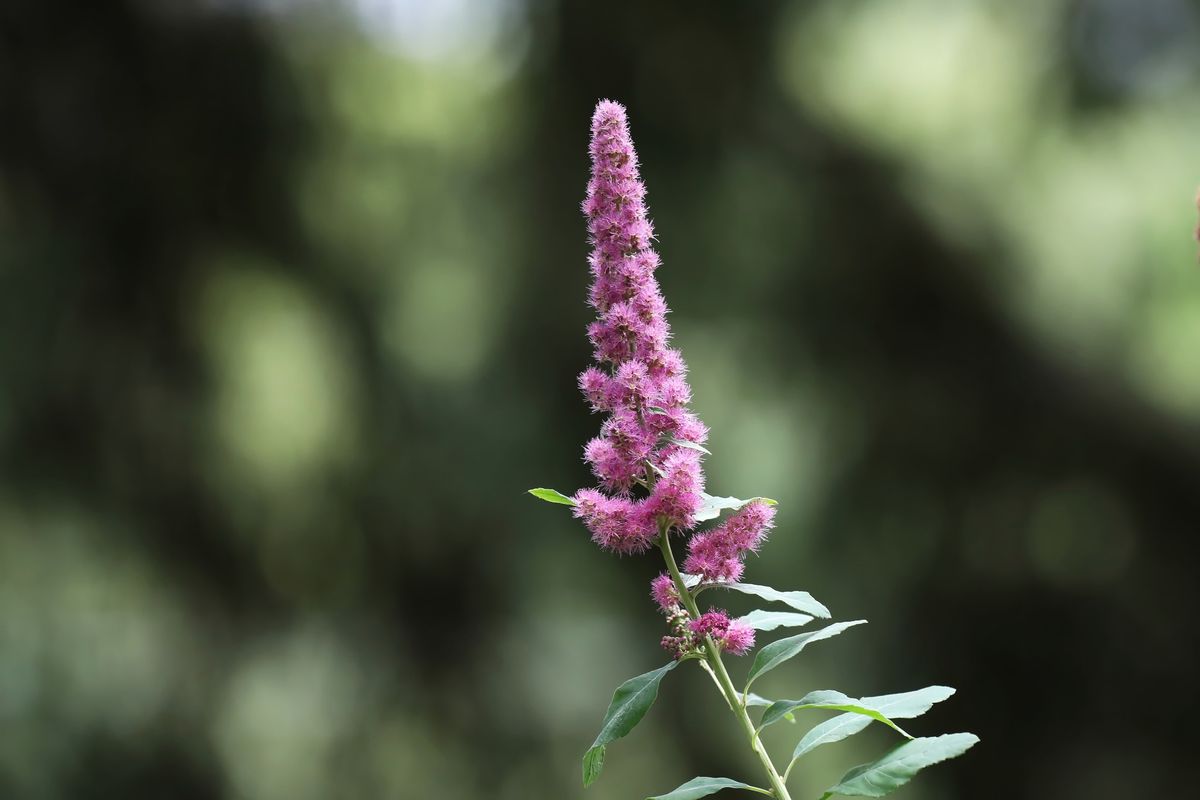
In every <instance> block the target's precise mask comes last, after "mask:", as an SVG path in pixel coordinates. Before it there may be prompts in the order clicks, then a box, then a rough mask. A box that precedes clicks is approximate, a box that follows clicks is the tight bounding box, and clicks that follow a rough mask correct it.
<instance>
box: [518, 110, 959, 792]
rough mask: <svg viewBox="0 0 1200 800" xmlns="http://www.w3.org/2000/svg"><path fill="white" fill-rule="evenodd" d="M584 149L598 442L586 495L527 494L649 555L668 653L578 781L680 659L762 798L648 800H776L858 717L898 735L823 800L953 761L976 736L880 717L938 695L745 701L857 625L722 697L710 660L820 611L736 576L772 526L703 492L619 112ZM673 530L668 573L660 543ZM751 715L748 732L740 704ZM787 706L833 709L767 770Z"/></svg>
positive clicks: (589, 391)
mask: <svg viewBox="0 0 1200 800" xmlns="http://www.w3.org/2000/svg"><path fill="white" fill-rule="evenodd" d="M590 152H591V161H592V173H591V179H590V181H589V182H588V187H587V196H586V199H585V200H584V203H583V211H584V214H585V215H586V217H587V220H588V232H589V235H590V241H591V243H592V252H591V255H590V257H589V264H590V266H591V272H592V285H591V290H590V293H589V302H590V303H591V305H592V307H593V308H594V309H595V311H596V320H595V321H594V322H592V323H591V324H590V325H589V326H588V337H589V339H590V340H591V343H592V348H593V355H594V358H595V362H596V363H595V365H593V366H591V367H588V368H587V369H585V370H584V371H583V373H582V374H580V376H579V388H580V390H581V391H582V392H583V395H584V397H585V398H586V399H587V400H588V402H589V403H590V404H591V406H592V409H593V411H595V412H598V413H603V414H604V415H605V419H604V421H603V422H602V423H601V426H600V434H599V435H598V436H597V437H596V438H594V439H592V440H591V441H589V442H588V443H587V444H586V445H585V446H584V450H583V455H584V460H585V461H586V462H587V463H588V465H589V466H590V467H591V470H592V473H593V475H594V476H595V478H596V481H597V484H598V486H597V487H596V488H585V489H580V490H579V491H578V492H576V493H575V494H574V496H572V497H568V496H566V495H563V494H561V493H559V492H556V491H554V490H551V489H532V490H530V493H531V494H533V495H535V496H537V497H539V498H541V499H543V500H547V501H549V502H553V503H561V504H564V505H569V506H571V507H572V509H573V513H574V515H575V516H576V517H577V518H578V519H580V520H581V521H582V522H583V524H584V526H585V527H586V528H587V530H588V531H589V532H590V533H591V537H592V540H593V541H594V542H595V543H596V544H597V545H599V546H600V547H601V548H602V549H604V550H608V551H610V552H613V553H616V554H618V555H632V554H638V553H643V552H645V551H647V550H649V549H651V548H652V547H655V546H657V547H658V549H659V550H660V552H661V553H662V556H663V561H664V564H665V566H666V571H665V572H664V573H662V574H661V575H660V576H659V577H657V578H655V579H654V581H653V582H652V583H651V596H652V597H653V598H654V600H655V602H656V603H657V604H658V607H659V609H660V610H661V611H662V613H663V615H664V616H665V617H666V621H667V624H668V626H669V630H670V633H669V634H667V635H666V636H664V637H663V639H662V646H663V647H664V648H665V649H666V650H667V651H668V652H670V653H671V655H672V657H673V658H672V661H671V662H670V663H668V664H667V665H666V666H663V667H660V668H658V669H656V670H653V671H651V672H648V673H645V674H644V675H639V676H637V677H635V678H631V679H630V680H628V681H626V682H625V683H623V684H622V685H621V686H620V687H618V689H617V691H616V693H615V694H614V695H613V700H612V703H611V704H610V706H609V709H608V712H607V713H606V715H605V717H604V721H603V723H602V724H601V730H600V733H599V735H598V736H597V737H596V740H595V741H594V742H593V744H592V746H591V748H589V749H588V751H587V753H586V754H585V755H584V759H583V780H584V785H585V786H587V785H590V784H591V783H592V782H593V781H595V780H596V778H597V777H598V776H599V774H600V771H601V769H602V768H603V766H604V758H605V753H606V750H607V747H608V745H609V744H611V743H612V742H613V741H615V740H617V739H619V738H621V737H623V736H625V735H626V734H628V733H629V732H630V731H631V730H632V729H633V728H634V726H636V725H637V723H638V722H640V721H641V719H642V717H643V716H645V714H646V712H647V710H649V708H650V706H651V705H652V704H653V702H654V699H655V697H656V696H657V694H658V687H659V684H660V683H661V682H662V680H663V678H664V677H665V676H666V675H667V673H668V672H670V671H671V670H672V669H674V668H675V667H676V666H678V665H679V664H681V663H684V662H687V661H697V662H698V663H700V664H701V666H703V667H704V668H705V669H706V670H707V671H708V672H709V674H710V675H711V676H712V677H713V679H714V682H715V683H716V685H717V688H718V690H719V691H720V692H721V695H722V697H723V698H724V700H725V702H726V703H727V704H728V706H729V708H730V710H731V711H732V712H733V714H734V716H735V717H736V719H737V721H738V723H739V725H740V726H741V728H742V730H743V731H744V732H745V734H746V737H747V743H748V745H749V747H750V749H751V750H752V751H753V752H754V754H755V756H756V757H757V758H758V760H759V762H760V763H761V765H762V768H763V771H764V772H765V773H766V778H767V784H768V787H769V788H761V787H758V786H753V785H750V784H746V783H742V782H741V781H736V780H732V779H730V778H710V777H701V778H695V779H693V780H691V781H689V782H688V783H686V784H684V785H683V786H680V787H679V788H678V789H676V790H675V791H673V792H670V793H668V794H665V795H660V796H659V797H657V798H651V800H681V799H682V798H684V797H686V798H698V797H703V796H705V795H708V794H712V793H713V792H716V791H719V790H721V789H727V788H736V789H745V790H750V791H755V792H758V793H761V794H766V795H770V796H772V797H775V798H777V800H791V798H790V796H789V794H788V790H787V786H786V777H787V775H789V774H790V772H791V767H792V765H794V764H795V763H796V760H797V759H799V758H800V757H801V756H803V755H805V754H806V753H807V752H809V751H810V750H811V749H813V748H815V747H816V746H818V745H820V744H824V743H827V742H832V741H837V740H838V739H841V738H845V737H846V736H849V735H851V734H853V733H856V732H858V731H859V730H862V729H863V728H865V727H867V725H869V724H870V723H871V721H872V720H875V721H878V722H881V723H883V724H885V725H888V726H889V727H892V728H894V729H895V730H897V731H898V732H900V733H901V734H902V735H904V736H905V737H907V738H909V739H910V741H908V742H907V743H905V744H902V745H901V746H900V747H898V748H896V749H895V750H893V751H892V752H891V753H889V754H887V755H885V756H884V757H883V758H881V759H880V760H878V761H876V762H874V763H873V764H868V765H864V766H863V767H860V768H856V769H855V770H852V771H851V772H849V773H847V774H846V776H845V777H844V778H843V779H842V781H841V782H840V783H838V784H837V785H835V786H833V787H830V789H829V790H828V792H827V793H826V795H825V796H826V797H830V796H832V795H834V794H841V795H866V796H872V797H878V796H880V795H881V794H884V793H886V792H887V791H890V790H891V789H893V788H896V787H898V786H900V785H902V784H904V783H906V782H907V781H908V780H909V778H911V777H912V775H914V774H915V773H916V772H917V771H918V770H919V769H921V768H922V767H925V766H928V765H930V764H934V763H937V762H938V761H942V760H944V759H947V758H951V757H953V756H956V755H959V754H961V753H962V752H964V751H965V750H966V749H967V748H969V747H971V746H972V745H973V744H974V743H975V741H977V739H976V737H975V736H973V735H972V734H966V733H961V734H949V735H946V736H940V737H932V738H918V739H913V738H912V737H909V736H908V734H907V733H904V732H903V731H902V730H900V728H899V727H898V726H897V725H896V724H895V723H894V722H893V721H892V719H893V718H896V719H903V718H907V717H915V716H918V715H920V714H923V713H924V712H925V711H927V710H928V709H929V708H930V707H931V706H932V705H933V704H934V703H936V702H939V701H941V700H944V699H946V698H947V697H949V696H950V694H952V693H953V690H952V689H947V688H946V687H941V686H931V687H927V688H926V689H921V690H918V691H916V692H907V693H903V694H897V695H883V696H879V697H867V698H853V697H849V696H847V695H844V694H842V693H841V692H834V691H817V692H810V693H809V694H807V695H805V696H804V698H802V699H801V700H777V701H774V702H771V701H769V700H764V699H763V698H760V697H758V696H757V695H754V694H752V693H751V692H750V686H751V684H752V683H753V682H754V681H755V680H756V679H757V678H758V677H760V676H761V675H763V674H764V673H766V672H768V671H770V670H772V669H774V668H775V667H777V666H779V665H780V664H782V663H784V662H785V661H787V660H788V659H790V658H792V657H794V656H795V655H797V654H798V653H799V652H800V651H801V650H802V649H803V648H804V647H805V646H807V645H808V644H809V643H811V642H815V641H819V640H821V639H827V638H830V637H832V636H835V635H837V634H839V633H841V632H842V631H843V630H845V629H846V628H849V627H851V626H853V625H856V624H859V623H861V622H862V620H858V621H856V622H842V623H834V624H832V625H829V626H827V627H825V628H822V629H820V630H817V631H813V632H809V633H801V634H798V635H795V636H790V637H786V638H783V639H780V640H778V641H775V642H772V643H770V644H768V645H765V646H764V647H762V648H761V649H760V650H759V651H758V653H757V654H756V656H755V658H754V661H753V663H752V665H751V667H750V669H749V672H748V674H747V678H746V683H745V685H744V687H743V688H742V690H741V691H739V690H738V689H737V688H735V685H734V683H733V680H732V678H731V677H730V675H729V672H728V670H727V669H726V667H725V664H724V662H723V661H722V658H721V656H722V654H723V653H724V654H729V655H735V656H740V655H745V654H747V653H749V652H750V651H751V650H752V649H753V647H754V640H755V632H756V631H759V630H761V631H770V630H775V629H776V628H782V627H802V626H804V625H806V624H807V623H809V622H811V621H812V620H813V618H814V617H828V616H829V612H828V610H827V609H826V608H825V607H824V606H823V605H821V604H820V603H818V602H817V601H816V600H814V599H813V598H812V597H811V596H810V595H809V594H808V593H806V592H796V591H792V592H780V591H777V590H775V589H772V588H770V587H768V586H758V585H755V584H747V583H742V582H741V577H742V573H743V572H744V571H745V561H744V560H745V557H746V555H747V554H749V553H758V551H759V549H760V548H761V546H762V544H763V542H764V541H765V539H766V535H767V532H768V531H769V530H770V529H771V528H772V527H773V525H774V518H775V509H774V505H775V501H773V500H768V499H766V498H752V499H750V500H739V499H737V498H733V497H714V496H712V495H709V494H707V493H705V491H704V488H705V486H704V471H703V462H702V455H703V454H707V453H708V450H707V449H705V447H704V443H705V441H706V440H707V438H708V429H707V428H706V427H705V425H704V424H703V423H702V422H701V421H700V420H699V419H698V418H697V417H696V416H695V415H694V414H693V413H692V412H691V410H690V409H689V408H688V406H689V403H690V402H691V389H690V387H689V386H688V383H687V379H686V375H687V367H686V365H685V363H684V360H683V356H682V354H680V353H679V351H678V350H675V349H673V348H671V347H670V346H669V340H670V327H669V326H668V324H667V319H666V315H667V305H666V302H665V301H664V300H663V297H662V293H661V291H660V290H659V285H658V281H657V280H656V279H655V276H654V273H655V270H657V269H658V266H659V257H658V254H657V253H655V252H654V249H653V247H652V246H651V242H652V240H653V238H654V231H653V226H652V224H651V222H650V219H649V216H648V215H647V213H646V205H645V196H646V189H645V186H644V185H643V184H642V181H641V178H640V176H639V174H638V163H637V154H636V153H635V151H634V149H633V141H632V139H631V138H630V135H629V126H628V123H627V120H626V115H625V109H624V108H623V107H622V106H621V105H620V104H618V103H614V102H612V101H608V100H603V101H601V102H600V103H599V104H597V106H596V111H595V114H594V115H593V117H592V137H591V145H590ZM726 511H730V512H732V513H731V514H730V515H729V516H728V517H727V518H726V519H725V520H724V521H723V522H721V523H719V524H717V525H716V526H714V527H712V528H709V529H707V530H696V528H697V526H698V525H699V524H700V523H702V522H706V521H708V520H713V519H717V518H719V517H720V516H721V514H722V513H723V512H726ZM688 533H691V536H690V538H689V540H688V545H687V556H686V558H685V560H684V570H683V571H681V570H680V569H679V567H678V565H677V563H676V560H675V556H674V553H673V551H672V546H671V539H672V537H676V536H684V535H687V534H688ZM714 588H719V589H728V590H733V591H736V592H740V593H743V594H747V595H752V596H755V597H758V598H761V599H763V600H766V601H768V602H779V603H783V604H785V605H787V606H789V607H790V608H791V609H792V610H790V611H782V612H781V611H766V610H756V611H752V612H751V613H749V614H747V615H745V616H743V617H740V618H733V617H730V616H729V614H728V613H727V612H726V611H724V610H722V609H718V608H710V609H709V610H708V611H706V612H703V613H701V611H700V606H699V604H698V602H697V596H698V595H699V594H700V593H701V592H703V591H706V590H709V589H714ZM764 706H765V710H764V711H763V713H762V716H761V717H760V719H759V722H758V724H757V725H756V724H755V723H754V721H753V720H752V719H751V717H750V713H749V709H751V708H756V707H764ZM802 709H825V710H835V711H839V712H842V713H841V715H840V716H838V717H834V718H833V719H831V720H829V721H827V722H825V723H822V724H820V725H817V726H816V727H815V728H813V729H812V730H811V731H810V732H809V734H808V735H807V736H805V737H804V738H803V739H802V740H801V741H800V743H799V744H798V745H797V747H796V750H795V751H794V752H793V754H792V758H791V761H790V763H789V766H788V768H787V769H786V770H785V771H784V773H783V775H780V772H779V770H777V769H776V767H775V764H774V763H773V762H772V760H771V757H770V755H769V754H768V753H767V751H766V748H765V747H764V746H763V744H762V741H761V740H760V737H759V733H760V732H761V730H762V729H763V728H765V727H767V726H768V725H771V724H773V723H774V722H777V721H779V720H780V719H784V718H789V719H790V718H792V714H793V712H795V711H797V710H802Z"/></svg>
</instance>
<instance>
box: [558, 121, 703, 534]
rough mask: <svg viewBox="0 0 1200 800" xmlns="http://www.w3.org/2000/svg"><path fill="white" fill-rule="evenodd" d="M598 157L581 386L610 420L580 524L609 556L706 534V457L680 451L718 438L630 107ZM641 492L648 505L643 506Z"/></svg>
mask: <svg viewBox="0 0 1200 800" xmlns="http://www.w3.org/2000/svg"><path fill="white" fill-rule="evenodd" d="M589 150H590V152H591V159H592V174H591V179H590V180H589V181H588V186H587V197H586V199H585V200H584V201H583V213H584V214H585V215H586V216H587V220H588V234H589V239H590V241H591V245H592V252H591V255H590V256H589V258H588V262H589V264H590V265H591V271H592V286H591V290H590V292H589V294H588V299H589V301H590V303H591V305H592V307H593V308H594V309H595V310H596V321H595V322H593V323H591V324H590V325H589V326H588V338H589V339H590V340H591V342H592V347H593V355H594V357H595V360H596V364H595V365H594V366H591V367H588V368H587V369H586V370H584V371H583V373H582V374H581V375H580V376H579V388H580V391H581V392H583V395H584V397H585V398H586V399H587V401H588V403H590V404H591V406H592V409H593V410H594V411H597V412H603V413H605V414H607V417H606V418H605V420H604V422H603V423H602V424H601V426H600V435H599V436H597V437H596V438H594V439H592V440H591V441H589V442H588V443H587V445H586V446H585V447H584V450H583V456H584V460H585V461H586V462H587V463H588V465H589V466H590V467H591V469H592V473H593V474H594V475H595V476H596V480H597V481H599V483H600V489H583V490H581V491H580V492H578V493H577V494H576V495H575V498H574V499H575V501H576V503H578V505H577V506H576V509H575V515H576V516H577V517H579V518H580V519H582V520H583V522H584V524H585V525H586V526H587V528H588V530H589V531H591V533H592V538H593V539H594V540H595V541H596V543H597V544H599V545H600V546H601V547H603V548H605V549H606V550H611V551H613V552H615V553H622V554H625V553H637V552H641V551H643V550H646V549H647V548H649V547H650V546H651V545H652V544H653V543H654V539H655V538H656V537H657V535H658V532H659V530H663V529H672V530H681V531H682V530H689V529H691V528H692V527H694V526H695V524H696V520H695V515H696V512H697V510H699V508H700V505H701V502H702V493H703V491H704V472H703V469H702V467H701V464H700V455H699V453H698V452H696V451H695V450H694V449H690V448H688V447H686V446H681V445H679V444H677V443H676V442H678V441H684V442H691V443H694V444H702V443H703V442H704V441H705V440H706V439H707V438H708V428H706V427H705V426H704V423H702V422H701V421H700V420H699V419H697V418H696V416H695V415H694V414H692V413H691V411H689V410H688V403H690V402H691V397H692V391H691V387H689V386H688V383H687V380H686V377H685V376H686V373H687V367H686V365H685V364H684V361H683V356H682V355H680V353H679V351H677V350H673V349H671V348H670V347H669V346H668V342H669V340H670V336H671V331H670V327H669V326H668V324H667V304H666V302H665V301H664V300H663V297H662V292H661V291H660V290H659V286H658V281H657V280H656V279H655V277H654V271H655V270H656V269H657V268H658V266H659V258H658V254H657V253H656V252H654V249H653V248H652V247H651V241H652V239H653V238H654V228H653V226H652V224H651V222H650V218H649V216H648V215H647V213H646V202H645V199H646V187H645V186H644V185H643V184H642V181H641V177H640V175H639V174H638V162H637V153H636V152H634V149H633V140H632V139H631V138H630V136H629V123H628V121H627V119H626V117H625V108H624V107H623V106H622V105H621V104H620V103H614V102H612V101H611V100H602V101H601V102H600V103H599V104H597V106H596V111H595V114H593V116H592V138H591V145H590V148H589ZM673 440H674V441H673ZM638 486H640V487H644V488H645V489H646V490H647V492H648V495H649V496H648V497H644V498H637V497H635V496H634V494H633V490H634V488H635V487H638Z"/></svg>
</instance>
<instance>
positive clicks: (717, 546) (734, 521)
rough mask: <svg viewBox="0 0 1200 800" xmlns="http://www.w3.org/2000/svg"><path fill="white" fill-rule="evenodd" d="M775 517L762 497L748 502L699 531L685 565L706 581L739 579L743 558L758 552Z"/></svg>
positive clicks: (687, 569) (689, 547) (687, 570)
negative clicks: (727, 516)
mask: <svg viewBox="0 0 1200 800" xmlns="http://www.w3.org/2000/svg"><path fill="white" fill-rule="evenodd" d="M774 520H775V509H774V508H772V507H771V506H769V505H767V504H766V503H764V502H762V501H761V500H756V501H754V502H752V503H747V504H746V505H744V506H742V507H741V508H740V509H739V510H738V511H737V512H735V513H734V514H733V515H732V516H730V517H729V519H727V520H725V522H723V523H722V524H720V525H718V526H717V527H715V528H711V529H709V530H706V531H702V532H700V533H697V534H696V535H695V536H693V537H692V540H691V542H689V543H688V555H687V558H686V559H684V562H683V569H684V571H685V572H689V573H691V574H693V575H700V576H701V577H702V578H703V579H704V580H706V581H736V580H738V579H739V578H741V576H742V570H743V564H742V558H743V557H744V555H745V554H746V553H747V552H757V551H758V548H759V547H760V546H761V544H762V542H763V540H764V539H765V538H766V535H767V531H768V530H770V528H771V527H772V525H773V524H774Z"/></svg>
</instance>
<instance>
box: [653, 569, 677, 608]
mask: <svg viewBox="0 0 1200 800" xmlns="http://www.w3.org/2000/svg"><path fill="white" fill-rule="evenodd" d="M650 596H651V597H653V598H654V602H656V603H658V607H659V608H660V609H662V611H663V612H664V613H665V612H668V611H671V610H673V609H674V608H676V607H677V606H678V605H679V593H678V592H676V591H675V581H674V580H672V578H671V576H670V575H668V574H667V573H665V572H664V573H663V574H662V575H659V576H658V577H657V578H655V579H654V580H652V581H650Z"/></svg>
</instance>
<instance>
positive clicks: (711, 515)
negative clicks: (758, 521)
mask: <svg viewBox="0 0 1200 800" xmlns="http://www.w3.org/2000/svg"><path fill="white" fill-rule="evenodd" d="M700 497H701V499H702V500H703V502H702V503H701V504H700V509H699V510H698V511H697V512H696V515H695V516H696V521H697V522H705V521H707V520H710V519H716V518H717V517H719V516H721V512H722V511H727V510H729V509H734V508H741V507H742V506H744V505H746V504H747V503H750V502H753V501H755V500H760V501H762V502H764V503H766V504H767V505H769V506H775V505H779V503H778V502H776V501H775V500H772V499H771V498H769V497H751V498H750V499H749V500H742V499H741V498H739V497H717V496H716V495H711V494H707V493H703V492H702V493H701V494H700Z"/></svg>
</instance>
